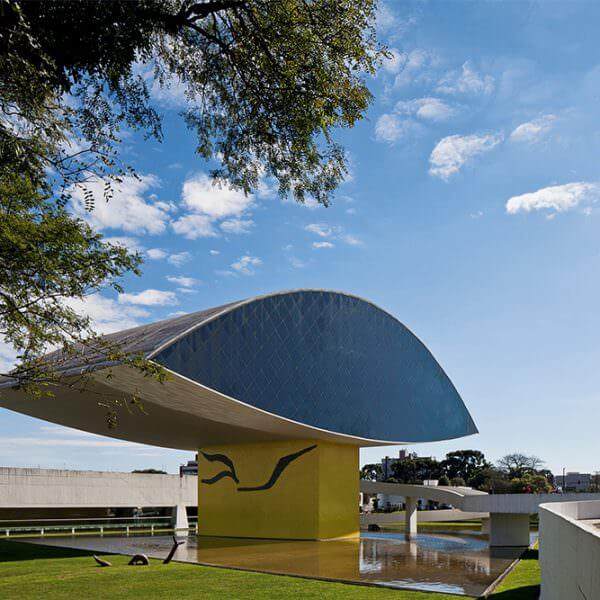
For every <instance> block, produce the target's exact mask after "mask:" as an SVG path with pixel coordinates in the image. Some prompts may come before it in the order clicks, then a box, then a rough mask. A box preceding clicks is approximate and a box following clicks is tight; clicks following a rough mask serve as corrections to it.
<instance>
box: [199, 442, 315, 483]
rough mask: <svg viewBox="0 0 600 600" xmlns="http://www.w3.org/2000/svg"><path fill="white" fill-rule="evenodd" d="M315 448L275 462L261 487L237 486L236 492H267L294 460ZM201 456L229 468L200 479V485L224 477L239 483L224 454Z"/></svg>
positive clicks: (232, 467) (204, 453)
mask: <svg viewBox="0 0 600 600" xmlns="http://www.w3.org/2000/svg"><path fill="white" fill-rule="evenodd" d="M316 447H317V445H316V444H314V445H313V446H308V447H307V448H303V449H302V450H298V452H293V453H292V454H287V455H286V456H282V457H281V458H280V459H279V460H278V461H277V464H276V465H275V468H274V469H273V472H272V473H271V476H270V477H269V479H267V481H266V482H265V483H263V484H262V485H257V486H239V485H238V487H237V491H238V492H258V491H262V490H268V489H269V488H272V487H273V486H274V485H275V483H276V482H277V480H278V479H279V477H281V474H282V473H283V471H284V470H285V469H286V468H287V467H288V466H289V464H290V463H292V462H293V461H295V460H296V459H298V458H300V457H301V456H302V455H303V454H306V453H307V452H310V451H311V450H314V449H315V448H316ZM201 454H202V456H204V458H205V459H206V460H207V461H209V462H220V463H223V464H224V465H226V466H227V467H229V468H228V469H225V470H224V471H220V472H219V473H217V474H216V475H215V476H214V477H210V478H207V479H201V480H200V481H201V482H202V483H205V484H207V485H212V484H215V483H217V482H218V481H220V480H221V479H223V478H225V477H230V478H231V479H233V481H235V482H236V483H238V484H239V483H240V480H239V479H238V476H237V473H236V471H235V465H234V464H233V461H232V460H231V459H230V458H229V457H228V456H226V455H225V454H207V453H206V452H202V451H201Z"/></svg>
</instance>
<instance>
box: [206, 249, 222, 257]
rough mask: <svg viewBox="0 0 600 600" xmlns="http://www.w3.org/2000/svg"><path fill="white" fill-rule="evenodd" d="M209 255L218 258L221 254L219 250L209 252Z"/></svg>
mask: <svg viewBox="0 0 600 600" xmlns="http://www.w3.org/2000/svg"><path fill="white" fill-rule="evenodd" d="M208 253H209V254H210V255H211V256H218V255H219V254H221V253H220V252H219V251H218V250H209V251H208Z"/></svg>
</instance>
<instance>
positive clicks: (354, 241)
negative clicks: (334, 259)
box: [342, 234, 363, 246]
mask: <svg viewBox="0 0 600 600" xmlns="http://www.w3.org/2000/svg"><path fill="white" fill-rule="evenodd" d="M342 240H343V241H344V242H346V244H349V245H350V246H362V244H363V242H362V240H359V239H358V238H357V237H356V236H353V235H349V234H345V235H343V236H342Z"/></svg>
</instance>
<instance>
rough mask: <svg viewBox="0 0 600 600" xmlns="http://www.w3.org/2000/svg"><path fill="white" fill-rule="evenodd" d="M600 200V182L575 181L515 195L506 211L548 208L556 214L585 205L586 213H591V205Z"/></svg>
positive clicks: (517, 211) (510, 212)
mask: <svg viewBox="0 0 600 600" xmlns="http://www.w3.org/2000/svg"><path fill="white" fill-rule="evenodd" d="M599 200H600V183H597V182H583V181H579V182H575V183H566V184H564V185H553V186H550V187H545V188H542V189H539V190H537V191H536V192H530V193H528V194H521V195H520V196H513V197H512V198H509V200H508V202H507V203H506V212H507V213H508V214H511V215H514V214H516V213H519V212H531V211H532V210H544V209H545V210H548V211H549V212H550V213H553V214H556V213H560V212H566V211H568V210H573V209H575V208H577V207H578V206H582V205H588V206H587V207H586V206H584V207H583V210H584V213H589V210H587V209H589V205H590V204H595V203H596V202H598V201H599Z"/></svg>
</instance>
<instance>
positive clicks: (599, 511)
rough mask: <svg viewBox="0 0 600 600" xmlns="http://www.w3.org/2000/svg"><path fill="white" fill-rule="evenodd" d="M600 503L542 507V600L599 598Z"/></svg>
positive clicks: (562, 504) (587, 599) (592, 599)
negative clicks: (596, 522)
mask: <svg viewBox="0 0 600 600" xmlns="http://www.w3.org/2000/svg"><path fill="white" fill-rule="evenodd" d="M591 519H598V521H599V522H600V501H592V502H566V503H553V504H546V505H542V506H540V565H541V569H542V594H541V600H567V599H569V600H570V599H571V598H572V599H573V600H580V599H581V600H596V599H597V598H600V529H598V528H597V527H596V526H595V524H594V522H593V521H590V520H591Z"/></svg>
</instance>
